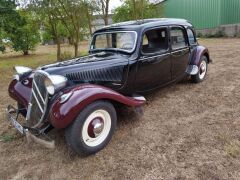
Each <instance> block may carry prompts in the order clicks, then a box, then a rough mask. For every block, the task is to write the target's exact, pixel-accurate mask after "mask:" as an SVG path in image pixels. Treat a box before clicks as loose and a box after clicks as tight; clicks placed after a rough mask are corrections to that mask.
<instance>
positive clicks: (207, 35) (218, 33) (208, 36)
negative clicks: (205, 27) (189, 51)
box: [197, 30, 226, 38]
mask: <svg viewBox="0 0 240 180" xmlns="http://www.w3.org/2000/svg"><path fill="white" fill-rule="evenodd" d="M197 37H199V38H221V37H226V34H225V33H224V31H221V30H219V31H217V32H216V33H215V34H212V33H209V34H205V35H203V34H202V33H201V32H199V33H198V34H197Z"/></svg>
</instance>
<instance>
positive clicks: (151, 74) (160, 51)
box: [135, 27, 171, 92]
mask: <svg viewBox="0 0 240 180" xmlns="http://www.w3.org/2000/svg"><path fill="white" fill-rule="evenodd" d="M142 39H143V40H142V47H141V55H140V59H139V60H138V68H137V74H136V80H135V88H136V90H137V91H138V92H143V91H148V90H152V89H154V88H157V87H159V86H162V85H164V84H166V83H168V82H170V81H171V54H170V50H169V31H168V27H158V28H154V29H149V30H147V31H145V33H144V35H143V37H142Z"/></svg>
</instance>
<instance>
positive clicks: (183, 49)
mask: <svg viewBox="0 0 240 180" xmlns="http://www.w3.org/2000/svg"><path fill="white" fill-rule="evenodd" d="M185 50H189V48H184V49H180V50H177V51H172V52H171V53H177V52H180V51H185Z"/></svg>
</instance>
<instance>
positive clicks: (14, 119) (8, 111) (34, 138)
mask: <svg viewBox="0 0 240 180" xmlns="http://www.w3.org/2000/svg"><path fill="white" fill-rule="evenodd" d="M14 114H16V115H15V116H14ZM6 116H7V119H8V120H9V121H10V122H11V124H12V125H13V126H14V127H15V129H17V130H18V131H19V132H20V133H21V134H22V135H24V136H26V137H27V142H28V143H29V144H30V143H31V142H35V143H38V144H40V145H42V146H44V147H46V148H49V149H54V148H55V142H54V141H51V140H50V141H47V140H43V139H41V138H38V137H37V136H35V135H34V134H32V133H31V132H30V131H29V128H27V127H25V126H22V125H21V124H20V123H19V122H18V121H17V119H18V116H19V110H18V109H16V108H14V107H13V106H11V105H9V106H8V107H7V108H6ZM38 135H44V136H46V135H45V134H44V133H42V132H41V131H39V134H38Z"/></svg>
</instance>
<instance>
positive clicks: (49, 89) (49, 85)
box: [44, 78, 55, 95]
mask: <svg viewBox="0 0 240 180" xmlns="http://www.w3.org/2000/svg"><path fill="white" fill-rule="evenodd" d="M44 84H45V87H46V89H47V92H48V93H49V94H51V95H53V94H54V93H55V88H54V85H53V83H52V81H51V80H50V79H49V78H46V79H45V81H44Z"/></svg>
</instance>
